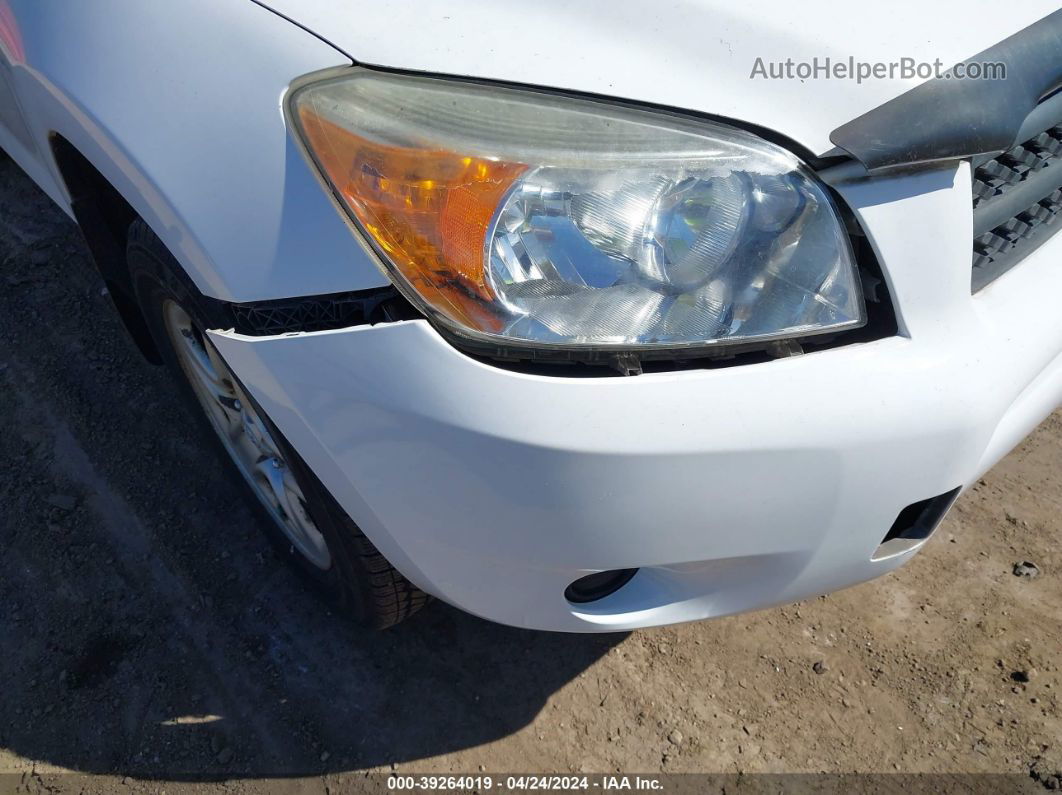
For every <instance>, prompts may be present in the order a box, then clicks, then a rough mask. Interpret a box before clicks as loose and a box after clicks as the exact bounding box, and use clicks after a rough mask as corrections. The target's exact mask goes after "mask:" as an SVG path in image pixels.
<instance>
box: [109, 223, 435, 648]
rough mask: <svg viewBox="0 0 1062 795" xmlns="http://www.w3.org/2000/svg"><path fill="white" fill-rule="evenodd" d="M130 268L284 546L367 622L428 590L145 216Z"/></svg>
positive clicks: (154, 326) (190, 391) (212, 429)
mask: <svg viewBox="0 0 1062 795" xmlns="http://www.w3.org/2000/svg"><path fill="white" fill-rule="evenodd" d="M127 256H128V262H129V269H130V275H131V277H132V280H133V285H134V288H135V291H136V297H137V300H138V302H139V304H140V307H141V309H142V311H143V313H144V316H145V318H146V319H147V321H148V325H149V327H150V328H151V331H152V336H153V337H154V339H155V342H156V344H157V345H158V348H159V350H160V351H161V352H162V355H163V358H164V359H165V361H166V363H167V365H168V366H169V368H170V370H171V372H172V373H173V375H174V376H175V377H176V378H177V380H178V381H179V382H180V384H181V387H182V389H181V392H182V393H183V394H184V396H185V398H186V403H188V404H189V406H190V408H191V409H192V412H193V414H196V415H197V416H198V417H199V418H200V419H201V420H203V421H205V422H202V423H201V426H202V427H203V428H204V430H206V431H207V432H208V433H209V435H210V436H212V437H213V438H214V440H216V442H217V443H218V444H219V445H220V448H221V450H223V451H224V453H225V456H226V458H227V459H228V460H229V461H230V462H231V464H232V471H233V472H234V473H235V474H238V475H239V480H241V481H242V482H243V484H244V486H245V489H244V491H245V492H246V493H248V494H249V496H252V497H253V500H254V503H255V505H256V507H257V508H258V509H260V510H259V511H258V513H259V514H260V515H261V516H262V519H263V521H262V525H263V528H264V529H265V530H266V533H267V535H268V536H269V538H270V539H271V540H272V541H273V543H274V545H275V546H277V547H278V548H279V550H280V552H281V553H282V554H283V555H284V556H285V557H287V558H288V559H289V560H290V561H291V562H292V563H293V564H294V565H295V566H296V567H297V568H298V569H299V570H300V571H301V572H302V573H303V574H305V575H307V576H308V577H309V578H310V579H311V580H313V581H314V582H315V583H316V584H317V585H318V586H319V587H320V588H321V589H322V590H323V591H324V592H325V594H326V595H327V596H329V597H331V598H332V599H333V600H334V601H336V602H338V603H339V604H340V605H341V606H342V607H344V608H345V609H347V610H348V611H349V612H350V613H352V614H353V615H354V617H355V618H356V619H358V620H359V621H361V622H362V623H364V624H367V625H370V626H373V627H377V628H383V627H387V626H391V625H392V624H396V623H398V622H399V621H401V620H403V619H404V618H406V617H407V616H409V615H411V614H412V613H414V612H416V610H418V609H419V608H420V607H421V606H423V605H424V603H425V602H426V601H427V596H426V595H425V594H424V593H423V592H422V591H420V590H418V589H417V588H416V587H415V586H414V585H412V584H411V583H410V582H409V581H408V580H407V579H406V578H405V577H403V576H402V574H401V573H399V572H398V571H397V570H396V569H395V568H394V567H393V566H391V564H390V563H389V562H388V561H387V560H386V559H385V558H384V557H383V555H381V554H380V552H379V550H377V549H376V547H375V546H373V544H372V542H371V541H369V539H368V538H366V537H365V535H364V534H363V533H362V532H361V530H360V529H359V528H358V527H357V525H355V524H354V522H353V521H352V520H351V519H350V518H349V517H348V516H347V515H346V513H345V512H344V511H343V509H342V508H340V506H339V504H338V503H337V502H336V501H335V499H334V498H333V497H332V496H331V494H329V493H328V491H327V490H326V489H325V488H324V486H323V485H322V484H321V483H320V481H319V480H318V479H317V477H316V476H315V475H314V474H313V473H312V472H311V471H310V470H309V468H308V467H307V466H306V464H305V463H304V462H303V461H302V459H301V458H300V457H299V455H298V454H297V453H296V452H295V451H294V450H293V449H292V448H291V446H290V445H289V444H288V443H287V441H286V440H285V439H284V437H283V436H282V435H281V434H280V432H279V431H278V430H277V428H276V426H275V425H273V423H272V422H271V421H270V419H269V418H268V416H266V414H265V412H263V411H262V409H261V407H260V406H259V405H258V404H257V403H256V402H255V401H254V399H253V398H252V397H251V395H250V394H249V393H248V392H247V391H246V390H245V389H244V387H243V385H242V384H241V383H240V381H239V379H238V378H236V376H235V374H234V373H233V372H232V371H231V370H230V369H229V367H228V365H227V364H226V363H225V361H224V359H222V357H221V355H220V354H219V353H218V351H217V349H216V348H215V347H214V345H213V344H212V343H211V342H210V338H209V336H208V335H207V334H205V333H204V332H205V329H204V325H203V323H202V322H200V321H199V320H197V318H196V309H195V308H196V305H197V303H198V302H197V300H195V296H194V294H193V293H192V289H193V288H191V287H189V286H186V285H185V284H184V280H182V279H180V278H179V277H178V274H179V273H181V271H180V270H179V268H180V266H179V264H178V263H177V262H176V260H174V258H173V256H172V255H171V254H170V253H169V251H168V250H167V249H166V248H165V246H163V244H162V241H160V240H159V239H158V238H157V237H156V236H155V234H154V233H153V232H152V231H151V230H150V229H149V228H148V226H147V225H146V224H145V223H144V222H143V221H141V220H140V219H137V220H136V221H134V222H133V224H132V226H131V227H130V230H129V241H128V247H127Z"/></svg>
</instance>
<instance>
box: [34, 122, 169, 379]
mask: <svg viewBox="0 0 1062 795" xmlns="http://www.w3.org/2000/svg"><path fill="white" fill-rule="evenodd" d="M48 143H49V146H50V149H51V152H52V156H53V158H54V159H55V166H56V170H57V171H58V173H59V176H60V178H61V179H62V181H63V184H64V187H65V188H66V191H67V193H68V194H69V196H70V210H71V212H72V213H73V215H74V218H75V219H76V220H77V223H78V226H80V227H81V232H82V234H83V235H84V238H85V242H86V244H87V245H88V248H89V251H90V252H91V254H92V259H93V261H94V262H95V264H96V268H97V269H98V270H99V272H100V276H101V277H102V278H103V282H104V284H105V285H106V287H107V291H108V293H109V294H110V296H111V300H112V301H113V302H114V305H115V308H116V309H117V310H118V314H119V316H120V317H121V319H122V323H123V324H124V326H125V328H126V330H127V331H128V332H129V335H130V336H131V337H132V339H133V342H135V343H136V346H137V348H138V349H139V350H140V352H141V354H143V356H144V358H145V359H147V360H148V361H149V362H151V363H152V364H162V356H161V355H160V353H159V350H158V347H157V346H156V345H155V341H154V338H153V337H152V335H151V332H150V330H149V328H148V324H147V321H146V320H145V318H144V315H143V313H142V312H141V310H140V306H139V304H138V303H137V301H136V297H135V293H134V291H133V285H132V281H131V279H130V276H129V266H128V263H127V262H126V255H125V247H126V236H127V232H128V229H129V226H130V224H132V222H133V221H134V220H135V219H136V218H138V217H139V215H138V214H137V212H136V210H134V209H133V207H132V205H130V204H129V202H128V201H126V199H125V197H124V196H122V194H121V193H120V192H119V191H118V190H117V189H116V188H115V187H114V186H113V185H112V184H111V183H110V181H109V180H108V179H107V178H106V177H105V176H103V174H102V173H100V171H99V169H97V168H96V167H95V166H94V165H93V164H92V163H91V162H90V161H89V159H88V158H87V157H85V156H84V155H83V154H82V153H81V152H80V151H79V150H78V149H77V148H76V147H75V146H74V145H73V144H72V143H70V141H68V140H67V139H66V138H65V137H63V136H62V135H60V134H59V133H57V132H52V133H51V134H50V135H49V136H48Z"/></svg>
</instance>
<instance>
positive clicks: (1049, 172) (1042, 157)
mask: <svg viewBox="0 0 1062 795" xmlns="http://www.w3.org/2000/svg"><path fill="white" fill-rule="evenodd" d="M1037 186H1040V187H1037ZM1041 191H1042V192H1041ZM1030 192H1031V193H1030ZM1016 202H1018V203H1017V204H1016V206H1014V207H1012V208H1011V209H1009V210H1008V209H1005V208H1006V207H1007V206H1008V205H1009V204H1013V203H1016ZM973 207H974V224H975V226H978V218H979V217H980V218H982V220H987V223H982V224H980V227H979V229H978V230H977V231H980V229H984V227H985V226H987V225H988V224H991V223H994V224H996V225H995V226H993V227H992V228H991V229H989V230H987V231H983V232H980V234H978V233H977V231H975V235H976V236H975V237H974V241H973V278H972V287H973V290H974V292H976V291H977V290H979V289H981V288H982V287H984V286H985V285H987V284H989V283H990V282H992V281H993V280H994V279H996V278H997V277H999V276H1001V275H1002V274H1003V273H1006V272H1007V271H1008V270H1010V269H1011V268H1012V267H1014V266H1015V265H1017V264H1018V262H1019V261H1021V259H1022V258H1023V257H1025V256H1026V255H1028V254H1030V253H1031V252H1032V251H1034V250H1035V249H1036V248H1037V246H1039V245H1040V244H1041V243H1043V242H1044V241H1045V240H1047V238H1049V237H1050V236H1051V235H1052V234H1054V232H1056V231H1058V229H1059V228H1062V222H1059V217H1060V216H1062V124H1060V125H1056V126H1054V127H1051V128H1050V129H1048V130H1045V131H1044V132H1042V133H1040V134H1039V135H1036V136H1035V137H1033V138H1031V139H1030V140H1028V141H1026V142H1025V143H1023V144H1021V145H1020V146H1016V147H1014V148H1013V149H1011V150H1010V151H1008V152H1005V153H1004V154H1002V155H1000V156H999V157H996V158H994V159H993V160H989V161H988V162H987V163H984V164H982V165H980V166H978V167H977V168H976V169H975V170H974V180H973ZM1000 210H1002V211H1003V214H1004V215H1005V216H1009V217H1005V220H1000V219H999V217H998V216H999V211H1000ZM1015 210H1017V212H1015ZM1010 213H1014V214H1013V215H1010Z"/></svg>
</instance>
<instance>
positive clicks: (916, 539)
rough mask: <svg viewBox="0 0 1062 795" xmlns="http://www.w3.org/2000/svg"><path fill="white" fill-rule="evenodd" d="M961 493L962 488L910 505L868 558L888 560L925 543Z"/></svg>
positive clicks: (901, 512)
mask: <svg viewBox="0 0 1062 795" xmlns="http://www.w3.org/2000/svg"><path fill="white" fill-rule="evenodd" d="M960 491H962V487H961V486H960V487H958V488H955V489H952V490H951V491H949V492H946V493H944V494H940V495H938V496H936V497H930V498H929V499H928V500H920V501H919V502H913V503H911V504H910V505H908V506H907V507H906V508H904V509H903V510H902V511H900V515H899V516H897V517H896V521H895V522H893V523H892V527H890V528H889V532H887V533H886V534H885V538H883V539H882V540H881V543H880V544H879V545H878V548H877V549H876V550H874V554H873V556H871V558H870V559H871V560H883V559H885V558H890V557H892V556H893V555H900V554H902V553H904V552H909V551H910V550H912V549H914V548H916V547H918V546H921V545H922V544H923V543H925V541H926V540H927V539H928V538H929V537H930V536H931V535H933V531H934V530H936V529H937V527H938V526H939V525H940V523H941V521H942V520H943V519H944V515H945V514H946V513H947V512H948V510H949V509H950V508H951V506H952V505H953V504H954V503H955V499H956V498H957V497H958V496H959V492H960Z"/></svg>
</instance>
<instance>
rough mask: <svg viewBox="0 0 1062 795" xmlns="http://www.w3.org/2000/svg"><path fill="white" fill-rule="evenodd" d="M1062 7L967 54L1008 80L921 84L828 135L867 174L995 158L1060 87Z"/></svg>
mask: <svg viewBox="0 0 1062 795" xmlns="http://www.w3.org/2000/svg"><path fill="white" fill-rule="evenodd" d="M1060 54H1062V9H1060V10H1058V11H1055V12H1053V13H1051V14H1049V15H1048V16H1046V17H1044V18H1043V19H1041V20H1040V21H1039V22H1035V23H1033V24H1032V25H1030V26H1029V27H1027V28H1025V29H1024V30H1022V31H1019V32H1018V33H1015V34H1014V35H1013V36H1010V37H1009V38H1006V39H1004V40H1003V41H1001V42H999V43H998V44H996V45H994V46H992V47H989V48H988V49H987V50H985V51H984V52H982V53H979V54H977V55H975V56H973V57H972V58H969V59H968V60H966V61H965V62H964V64H972V63H978V64H981V63H993V62H999V63H1003V64H1005V65H1006V78H1005V79H999V80H973V79H966V80H958V79H954V78H953V77H950V78H949V77H948V76H942V77H939V78H936V79H934V80H930V81H929V82H926V83H923V84H922V85H920V86H917V87H916V88H913V89H911V90H910V91H908V92H907V93H905V94H902V95H900V96H899V97H896V98H895V99H893V100H890V101H889V102H886V103H885V104H884V105H881V106H879V107H877V108H875V109H874V110H871V111H869V112H867V113H864V114H863V115H862V116H860V117H859V118H857V119H854V120H852V121H850V122H848V123H847V124H843V125H842V126H840V127H838V128H837V129H836V130H834V131H833V132H832V133H831V134H830V140H831V141H832V142H833V143H834V144H835V145H836V146H838V147H840V148H841V149H843V150H845V151H846V152H848V153H849V154H851V155H852V156H853V157H854V158H855V159H856V160H858V161H859V162H860V163H862V164H863V165H864V166H865V167H866V168H867V170H868V171H870V172H872V173H873V172H877V171H881V170H885V169H890V168H896V167H900V166H913V165H919V164H925V163H933V162H942V161H949V160H962V159H966V158H977V157H979V156H983V155H990V156H991V155H995V154H999V153H1001V152H1004V151H1006V150H1007V149H1010V148H1011V147H1012V146H1014V145H1015V144H1016V143H1019V135H1020V131H1021V127H1022V124H1023V122H1024V121H1025V118H1026V117H1027V116H1028V115H1029V114H1030V113H1032V112H1033V111H1034V110H1035V108H1036V107H1037V105H1039V104H1040V103H1041V102H1042V101H1043V102H1047V101H1051V95H1052V94H1053V92H1054V91H1055V90H1057V88H1058V86H1059V85H1060V84H1062V55H1060ZM948 74H949V75H950V74H952V72H949V73H948Z"/></svg>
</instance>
